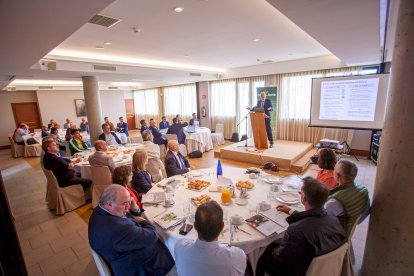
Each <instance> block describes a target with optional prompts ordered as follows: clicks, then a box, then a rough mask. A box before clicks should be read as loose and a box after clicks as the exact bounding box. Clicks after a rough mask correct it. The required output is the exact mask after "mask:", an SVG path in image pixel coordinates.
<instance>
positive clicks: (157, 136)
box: [149, 127, 166, 145]
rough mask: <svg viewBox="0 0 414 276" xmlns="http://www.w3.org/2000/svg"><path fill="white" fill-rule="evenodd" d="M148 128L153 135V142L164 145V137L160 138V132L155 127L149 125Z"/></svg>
mask: <svg viewBox="0 0 414 276" xmlns="http://www.w3.org/2000/svg"><path fill="white" fill-rule="evenodd" d="M149 130H151V132H152V136H154V144H157V145H166V141H165V139H164V138H162V134H161V132H160V131H159V130H158V129H157V128H156V127H149Z"/></svg>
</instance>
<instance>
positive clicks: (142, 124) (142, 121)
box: [139, 119, 148, 133]
mask: <svg viewBox="0 0 414 276" xmlns="http://www.w3.org/2000/svg"><path fill="white" fill-rule="evenodd" d="M139 123H140V124H141V133H142V132H143V131H144V130H147V129H148V126H147V122H146V121H145V120H144V119H142V120H141V121H139Z"/></svg>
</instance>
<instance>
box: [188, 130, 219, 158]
mask: <svg viewBox="0 0 414 276" xmlns="http://www.w3.org/2000/svg"><path fill="white" fill-rule="evenodd" d="M184 133H185V144H186V146H187V151H188V152H193V151H195V150H199V151H201V152H205V151H209V150H211V149H213V141H212V140H211V131H210V129H209V128H206V127H200V128H198V129H197V131H196V132H195V133H188V132H187V128H184Z"/></svg>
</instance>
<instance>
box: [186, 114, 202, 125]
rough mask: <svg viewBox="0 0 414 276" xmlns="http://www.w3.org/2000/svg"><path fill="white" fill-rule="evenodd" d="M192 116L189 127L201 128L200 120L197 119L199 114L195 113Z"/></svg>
mask: <svg viewBox="0 0 414 276" xmlns="http://www.w3.org/2000/svg"><path fill="white" fill-rule="evenodd" d="M191 116H192V118H191V119H190V122H189V125H190V126H193V125H196V126H200V120H199V119H198V118H197V113H193V114H192V115H191ZM194 122H196V123H194Z"/></svg>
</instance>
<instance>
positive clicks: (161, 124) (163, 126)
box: [160, 121, 170, 129]
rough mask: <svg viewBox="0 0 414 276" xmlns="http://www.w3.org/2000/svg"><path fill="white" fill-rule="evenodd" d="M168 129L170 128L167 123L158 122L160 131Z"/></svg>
mask: <svg viewBox="0 0 414 276" xmlns="http://www.w3.org/2000/svg"><path fill="white" fill-rule="evenodd" d="M169 127H170V123H169V122H167V121H165V122H163V121H161V122H160V129H164V128H169Z"/></svg>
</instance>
